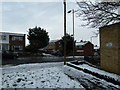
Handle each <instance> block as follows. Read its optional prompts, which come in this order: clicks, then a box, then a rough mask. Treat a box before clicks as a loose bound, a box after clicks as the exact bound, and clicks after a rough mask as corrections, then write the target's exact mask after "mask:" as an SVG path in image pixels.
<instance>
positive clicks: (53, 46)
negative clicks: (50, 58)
mask: <svg viewBox="0 0 120 90" xmlns="http://www.w3.org/2000/svg"><path fill="white" fill-rule="evenodd" d="M60 49H61V43H60V40H51V41H50V42H49V44H48V45H47V46H46V47H45V48H44V50H46V51H47V52H52V51H57V50H60Z"/></svg>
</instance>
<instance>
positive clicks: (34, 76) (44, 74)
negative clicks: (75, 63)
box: [2, 63, 83, 88]
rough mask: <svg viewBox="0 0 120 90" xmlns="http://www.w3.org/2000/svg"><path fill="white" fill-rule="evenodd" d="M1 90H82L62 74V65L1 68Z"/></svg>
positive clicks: (75, 82) (43, 64) (25, 65)
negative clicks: (64, 89)
mask: <svg viewBox="0 0 120 90" xmlns="http://www.w3.org/2000/svg"><path fill="white" fill-rule="evenodd" d="M2 84H3V85H2V88H83V86H82V85H81V84H80V83H79V82H77V81H74V80H71V79H70V78H69V77H68V76H67V75H65V74H64V72H63V63H40V64H23V65H18V66H5V67H4V66H3V67H2Z"/></svg>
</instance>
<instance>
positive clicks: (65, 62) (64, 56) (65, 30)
mask: <svg viewBox="0 0 120 90" xmlns="http://www.w3.org/2000/svg"><path fill="white" fill-rule="evenodd" d="M63 4H64V36H65V39H64V65H66V0H64V2H63Z"/></svg>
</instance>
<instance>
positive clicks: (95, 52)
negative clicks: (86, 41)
mask: <svg viewBox="0 0 120 90" xmlns="http://www.w3.org/2000/svg"><path fill="white" fill-rule="evenodd" d="M94 55H95V56H97V55H100V47H99V46H97V45H95V46H94Z"/></svg>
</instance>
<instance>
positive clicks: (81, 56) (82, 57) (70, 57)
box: [66, 56, 84, 59]
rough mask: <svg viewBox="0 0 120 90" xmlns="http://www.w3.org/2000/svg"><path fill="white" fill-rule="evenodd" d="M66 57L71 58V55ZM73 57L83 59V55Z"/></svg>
mask: <svg viewBox="0 0 120 90" xmlns="http://www.w3.org/2000/svg"><path fill="white" fill-rule="evenodd" d="M66 58H73V56H67V57H66ZM74 58H82V59H84V56H74Z"/></svg>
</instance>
